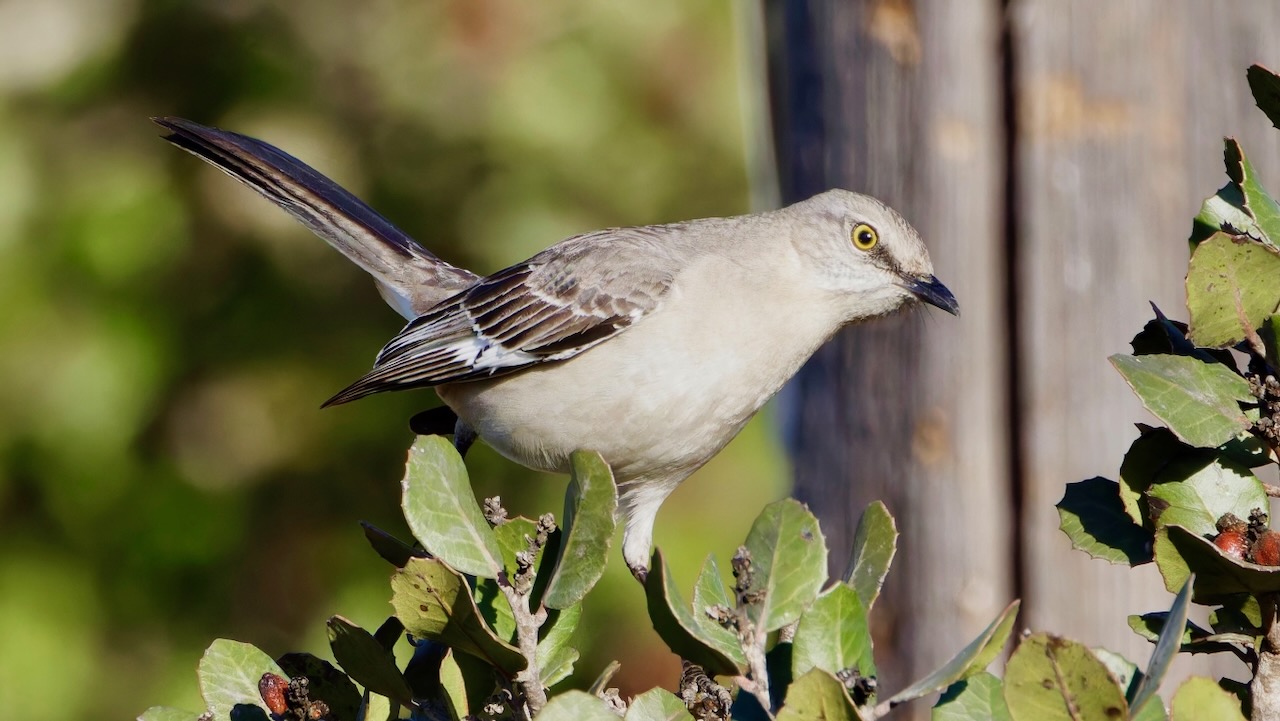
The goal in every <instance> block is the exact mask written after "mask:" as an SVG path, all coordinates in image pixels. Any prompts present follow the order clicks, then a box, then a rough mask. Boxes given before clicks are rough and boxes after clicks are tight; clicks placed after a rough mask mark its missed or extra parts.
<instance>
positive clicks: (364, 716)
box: [358, 691, 400, 721]
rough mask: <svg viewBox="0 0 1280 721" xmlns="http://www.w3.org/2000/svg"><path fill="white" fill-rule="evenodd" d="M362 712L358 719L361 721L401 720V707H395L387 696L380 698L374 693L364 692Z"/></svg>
mask: <svg viewBox="0 0 1280 721" xmlns="http://www.w3.org/2000/svg"><path fill="white" fill-rule="evenodd" d="M360 706H361V712H360V716H359V717H358V718H359V719H360V720H361V721H390V720H392V719H397V718H399V713H398V712H399V708H400V707H399V706H394V705H393V704H392V703H391V699H389V698H387V697H386V696H380V695H378V694H376V693H373V692H372V691H365V692H364V699H363V700H362V701H361V704H360Z"/></svg>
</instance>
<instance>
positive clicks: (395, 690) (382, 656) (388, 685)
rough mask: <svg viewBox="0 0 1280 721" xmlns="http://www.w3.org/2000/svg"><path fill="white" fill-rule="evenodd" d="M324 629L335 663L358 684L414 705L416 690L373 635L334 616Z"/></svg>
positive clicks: (403, 703) (395, 699) (403, 704)
mask: <svg viewBox="0 0 1280 721" xmlns="http://www.w3.org/2000/svg"><path fill="white" fill-rule="evenodd" d="M325 626H326V627H327V628H328V630H329V648H330V649H332V650H333V658H334V660H335V661H337V662H338V665H339V666H342V670H344V671H346V672H347V674H348V675H349V676H351V678H352V679H354V680H355V682H356V683H358V684H360V685H361V686H364V687H365V688H366V689H367V690H369V691H372V692H374V693H376V694H379V695H381V696H386V697H388V698H390V699H392V700H394V701H395V702H396V703H398V704H400V705H401V706H412V705H413V691H412V690H410V688H409V683H408V682H407V681H405V680H404V674H402V673H400V669H399V668H397V667H396V660H395V656H392V655H391V652H390V651H388V650H387V649H386V648H384V647H383V646H382V644H380V643H378V641H377V639H375V638H374V637H373V634H371V633H369V632H368V631H366V630H364V629H363V628H360V627H359V626H357V625H355V624H354V623H352V622H350V621H348V620H347V619H345V618H343V617H341V616H333V617H332V618H330V619H329V621H328V623H326V624H325Z"/></svg>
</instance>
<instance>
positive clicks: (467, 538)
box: [401, 436, 502, 578]
mask: <svg viewBox="0 0 1280 721" xmlns="http://www.w3.org/2000/svg"><path fill="white" fill-rule="evenodd" d="M403 485H404V498H403V501H402V503H401V505H402V506H403V508H404V518H405V520H406V521H407V522H408V523H409V529H410V530H412V531H413V535H414V537H415V538H417V539H418V541H420V542H421V543H422V546H423V547H424V548H426V549H427V551H429V552H430V553H431V554H432V555H434V556H436V557H438V558H440V559H441V560H443V561H444V562H445V563H447V564H449V565H450V566H452V567H453V568H455V569H457V570H459V571H461V572H463V573H466V574H470V575H472V576H479V577H481V578H497V576H498V573H499V572H501V571H502V549H501V548H500V547H499V546H498V539H497V538H496V537H495V536H494V533H493V529H492V528H490V527H489V522H488V521H486V520H485V519H484V513H482V512H481V511H480V505H479V504H478V503H476V498H475V494H474V493H473V492H472V491H471V483H470V481H469V480H468V479H467V468H466V466H465V465H463V463H462V457H461V456H459V455H458V452H457V450H455V449H454V447H453V444H452V443H450V442H449V441H448V440H447V439H446V438H443V437H442V436H418V439H417V440H416V441H414V443H413V447H412V448H410V449H409V463H408V466H407V468H406V470H405V476H404V484H403Z"/></svg>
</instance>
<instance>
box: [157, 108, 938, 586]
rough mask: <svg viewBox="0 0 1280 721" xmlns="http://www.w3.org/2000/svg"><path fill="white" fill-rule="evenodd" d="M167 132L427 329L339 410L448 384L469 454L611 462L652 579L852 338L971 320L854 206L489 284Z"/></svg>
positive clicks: (614, 251)
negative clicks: (718, 462)
mask: <svg viewBox="0 0 1280 721" xmlns="http://www.w3.org/2000/svg"><path fill="white" fill-rule="evenodd" d="M156 122H157V123H159V124H160V125H161V126H163V127H165V128H166V129H168V130H170V131H171V132H172V134H171V135H169V136H167V139H168V140H170V141H171V142H173V143H174V144H176V145H178V146H180V147H182V148H184V149H186V150H188V151H190V152H192V153H194V154H195V155H197V156H199V157H201V158H203V159H204V160H206V161H208V162H210V163H212V164H214V165H216V166H217V167H219V168H220V169H222V170H223V171H225V172H226V173H228V174H229V175H231V176H232V177H234V178H236V179H237V180H239V181H240V182H243V183H245V184H246V185H248V186H249V187H251V188H253V189H254V190H256V191H258V192H259V193H261V194H262V195H263V196H265V197H266V198H267V199H268V200H271V201H272V202H274V203H276V204H277V205H279V206H281V207H282V208H284V209H285V210H286V211H288V212H289V213H290V214H292V215H293V216H294V217H296V218H298V219H299V220H301V221H302V222H303V223H304V224H306V225H307V227H309V228H311V229H312V230H313V231H314V232H315V233H316V234H317V235H319V236H320V237H321V238H324V239H325V240H326V241H328V242H329V243H330V244H332V245H333V246H334V247H335V248H337V249H338V250H339V251H340V252H342V253H343V254H344V255H346V256H347V257H348V258H350V259H351V260H352V261H353V262H355V263H356V264H357V265H359V266H360V267H361V268H364V269H365V270H366V271H367V272H369V273H370V274H371V275H372V276H373V277H374V279H375V281H377V283H378V285H379V288H380V290H381V291H382V292H383V296H384V298H386V299H387V301H388V303H390V304H391V305H392V307H394V308H396V309H397V310H398V311H400V312H401V313H402V314H403V315H405V316H406V317H408V318H410V319H411V320H410V322H409V324H408V325H407V326H406V327H405V328H404V330H402V331H401V332H400V333H399V334H398V335H397V336H396V337H395V338H393V339H392V340H391V341H390V342H389V343H388V344H387V345H386V346H385V347H384V348H383V349H382V351H381V353H379V354H378V357H377V359H376V360H375V362H374V367H373V370H371V371H370V372H369V373H368V374H367V375H365V376H364V377H363V378H361V379H359V380H358V381H356V382H355V383H353V384H352V385H350V386H348V387H347V388H346V389H344V390H343V391H341V392H339V393H338V394H337V395H336V396H334V397H333V398H331V399H330V400H329V401H328V402H327V403H326V405H332V404H337V403H345V402H347V401H351V400H355V399H357V398H361V397H363V396H366V395H369V394H371V393H378V392H382V391H390V390H400V389H406V388H416V387H426V386H431V387H435V388H436V391H437V393H438V394H439V396H440V398H441V399H442V400H443V401H444V402H445V404H446V405H448V406H449V407H450V408H451V409H453V411H454V412H455V413H456V414H457V416H458V419H459V421H458V425H457V428H456V430H457V435H458V440H459V441H462V440H464V439H467V438H470V437H472V434H473V433H474V434H478V435H479V437H480V438H481V439H483V440H485V441H486V442H487V443H488V444H489V445H491V446H493V447H494V448H495V449H496V450H497V451H498V452H500V453H502V454H503V455H505V456H506V457H508V458H510V459H512V460H514V461H516V462H518V463H521V464H523V465H526V466H529V467H530V468H535V469H539V470H544V471H558V472H564V471H566V470H567V466H568V459H569V454H571V453H572V452H573V451H574V450H577V449H590V450H595V451H598V452H600V454H601V455H602V456H603V457H604V459H605V460H606V461H608V462H609V464H610V466H611V467H612V468H613V471H614V475H615V477H616V478H617V481H618V485H619V488H620V490H621V492H622V497H621V508H622V512H623V514H624V515H625V518H626V531H625V534H624V538H623V556H624V558H625V559H626V561H627V564H628V565H629V566H630V567H631V569H632V571H633V572H636V573H637V574H638V575H640V574H643V572H644V570H645V568H646V567H647V564H648V560H649V549H650V545H651V540H652V532H653V522H654V517H655V515H656V513H657V510H658V507H659V506H660V505H661V504H662V502H663V500H665V499H666V497H667V496H668V495H669V494H670V493H671V491H673V490H674V489H675V488H676V486H677V485H679V483H680V482H681V481H683V480H684V479H685V478H687V477H688V476H689V475H690V474H691V473H693V472H694V471H695V470H697V469H698V468H699V467H701V466H702V465H703V464H704V463H706V462H707V460H709V459H710V458H711V457H712V456H714V455H715V454H716V453H717V452H718V451H719V450H720V449H721V448H723V447H724V445H725V444H726V443H728V442H729V440H731V439H732V438H733V437H734V436H735V435H736V434H737V433H738V431H740V430H741V429H742V427H743V426H744V425H745V424H746V422H747V421H748V420H749V419H750V418H751V416H752V415H754V414H755V412H756V411H757V410H759V409H760V407H761V406H762V405H763V404H764V403H765V401H767V400H768V399H769V398H770V397H771V396H773V394H774V393H776V392H777V391H778V389H779V388H781V386H782V384H783V383H785V382H786V380H787V379H789V378H790V377H791V376H792V375H793V374H794V373H795V372H796V370H798V369H799V367H800V365H801V364H803V363H804V361H806V360H807V359H808V358H809V357H810V356H811V355H812V354H813V352H814V351H816V350H817V349H818V347H819V346H821V345H822V344H823V343H825V342H826V341H827V340H828V339H829V338H830V337H831V336H832V335H834V334H835V333H836V331H838V330H839V329H840V328H842V327H844V326H845V325H848V324H850V323H854V322H857V321H859V320H863V319H866V318H871V317H876V316H880V315H884V314H886V313H890V312H892V311H894V310H895V309H897V308H898V307H900V306H902V305H903V304H904V303H908V302H911V301H924V302H927V303H930V304H933V305H936V306H938V307H940V308H942V309H944V310H947V311H948V312H952V313H955V312H956V310H957V305H956V301H955V298H954V296H952V295H951V292H950V291H949V290H947V288H946V287H945V286H944V285H942V284H941V283H940V282H939V281H938V280H937V278H935V277H934V275H933V267H932V264H931V263H930V261H929V254H928V251H927V250H926V249H925V246H924V243H923V242H922V241H921V239H920V236H919V235H918V234H917V233H916V231H915V230H914V229H913V228H912V227H911V226H910V225H909V224H908V223H907V222H906V221H905V220H904V219H903V218H902V217H901V216H900V215H898V214H897V213H896V212H894V211H893V210H892V209H891V208H889V207H888V206H886V205H884V204H883V203H881V202H879V201H878V200H875V199H874V198H870V197H868V196H864V195H859V194H856V193H851V192H848V191H843V190H833V191H828V192H826V193H822V194H820V195H817V196H814V197H813V198H810V199H809V200H806V201H803V202H801V203H796V204H795V205H792V206H789V207H786V208H782V209H780V210H776V211H771V212H766V213H757V214H754V215H744V216H738V217H732V218H708V219H703V220H694V221H688V222H684V223H673V224H669V225H656V226H645V227H637V228H613V229H608V230H601V231H596V232H593V233H586V234H584V235H579V236H575V237H573V238H569V239H567V240H564V241H561V242H560V243H557V244H555V245H553V246H551V247H550V248H548V249H547V250H545V251H543V252H541V253H539V254H537V255H535V256H533V257H532V258H530V259H528V260H527V261H524V262H523V263H518V264H516V265H513V266H511V267H509V268H507V269H505V270H502V271H499V272H498V273H495V274H493V275H491V276H488V277H485V278H482V277H479V276H477V275H475V274H473V273H470V272H469V271H466V270H463V269H460V268H455V267H454V266H451V265H448V264H447V263H445V262H444V261H442V260H440V259H439V258H437V257H436V256H434V255H432V254H431V253H429V252H427V251H426V250H425V249H423V248H422V247H421V246H419V245H418V244H417V243H416V242H414V241H413V240H412V239H411V238H409V237H408V236H406V235H405V234H404V233H402V232H400V231H399V230H397V229H396V228H395V226H393V225H392V224H391V223H389V222H388V221H386V220H385V219H383V218H382V217H381V216H379V215H378V214H377V213H376V212H374V211H373V210H372V209H370V208H369V207H368V206H367V205H365V204H364V203H363V202H361V201H360V200H358V199H357V198H355V197H354V196H352V195H351V194H350V193H348V192H347V191H345V190H343V189H342V188H341V187H339V186H338V185H336V184H335V183H333V182H332V181H330V180H329V179H327V178H325V177H324V176H322V175H320V174H319V173H317V172H316V171H314V170H313V169H311V168H310V167H308V166H306V165H305V164H303V163H302V162H300V161H298V160H297V159H295V158H293V157H292V156H290V155H288V154H286V153H284V152H283V151H280V150H279V149H277V148H275V147H273V146H271V145H268V144H266V143H263V142H261V141H258V140H254V139H252V138H247V137H245V136H242V135H237V134H235V133H229V132H226V131H221V130H216V129H213V128H207V127H204V126H201V125H198V124H196V123H192V122H190V121H186V120H180V119H175V118H159V119H156ZM438 423H439V419H432V420H431V425H432V427H435V426H437V425H438Z"/></svg>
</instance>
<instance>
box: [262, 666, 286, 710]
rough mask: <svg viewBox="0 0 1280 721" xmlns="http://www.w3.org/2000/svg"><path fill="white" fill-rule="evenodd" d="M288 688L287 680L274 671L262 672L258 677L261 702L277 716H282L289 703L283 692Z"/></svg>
mask: <svg viewBox="0 0 1280 721" xmlns="http://www.w3.org/2000/svg"><path fill="white" fill-rule="evenodd" d="M288 688H289V682H288V681H287V680H286V679H285V678H284V677H283V676H277V675H276V674H274V673H264V674H262V678H260V679H258V693H259V694H261V695H262V702H263V703H264V704H266V705H267V710H269V711H271V713H273V714H276V715H277V716H283V715H284V714H285V712H287V711H288V710H289V704H288V702H286V701H285V698H284V692H285V691H286V690H288Z"/></svg>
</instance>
